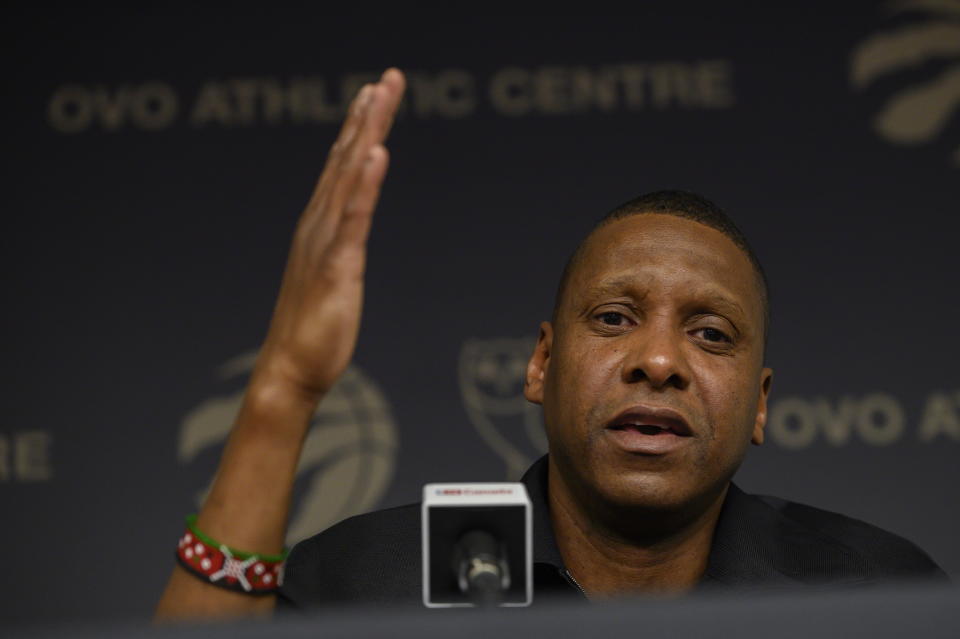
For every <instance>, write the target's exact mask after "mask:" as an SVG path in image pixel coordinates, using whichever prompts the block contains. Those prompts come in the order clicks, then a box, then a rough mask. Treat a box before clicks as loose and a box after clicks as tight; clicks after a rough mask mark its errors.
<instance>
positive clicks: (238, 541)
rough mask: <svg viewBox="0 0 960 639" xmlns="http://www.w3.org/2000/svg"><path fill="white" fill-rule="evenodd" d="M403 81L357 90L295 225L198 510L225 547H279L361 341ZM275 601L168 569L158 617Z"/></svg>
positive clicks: (248, 609)
mask: <svg viewBox="0 0 960 639" xmlns="http://www.w3.org/2000/svg"><path fill="white" fill-rule="evenodd" d="M403 90H404V78H403V74H401V73H400V72H399V71H398V70H396V69H389V70H387V71H386V72H385V73H384V74H383V77H382V78H381V79H380V81H379V82H377V83H376V84H372V85H367V86H365V87H364V88H363V89H362V90H361V91H360V93H359V94H358V96H357V98H356V99H354V101H353V104H352V105H351V107H350V111H349V114H348V115H347V118H346V121H345V122H344V124H343V128H342V129H341V131H340V135H339V137H338V138H337V141H336V143H335V144H334V145H333V148H332V149H331V151H330V155H329V157H328V159H327V164H326V166H325V167H324V170H323V173H322V175H321V176H320V180H319V181H318V183H317V186H316V188H315V190H314V192H313V195H312V196H311V198H310V201H309V203H308V204H307V207H306V209H305V210H304V212H303V214H302V216H301V218H300V221H299V222H298V224H297V230H296V233H295V234H294V238H293V244H292V246H291V249H290V256H289V258H288V261H287V267H286V270H285V272H284V276H283V283H282V285H281V287H280V293H279V296H278V298H277V304H276V307H275V309H274V314H273V319H272V320H271V323H270V329H269V331H268V333H267V337H266V340H265V341H264V344H263V347H262V348H261V350H260V355H259V357H258V359H257V363H256V366H255V367H254V370H253V374H252V375H251V378H250V384H249V386H248V387H247V391H246V395H245V397H244V402H243V406H242V408H241V409H240V413H239V415H238V416H237V421H236V423H235V424H234V427H233V430H232V431H231V433H230V437H229V439H228V440H227V445H226V448H225V450H224V453H223V458H222V459H221V461H220V466H219V468H218V470H217V475H216V478H215V479H214V482H213V486H212V488H211V490H210V495H209V496H208V497H207V500H206V502H205V503H204V505H203V508H202V510H201V511H200V514H199V517H198V519H197V527H198V528H199V529H200V530H202V531H203V532H205V533H206V534H207V535H209V536H210V537H212V538H214V539H216V540H217V541H219V542H221V543H224V544H226V545H227V546H229V547H232V548H238V549H241V550H245V551H249V552H257V553H261V554H276V553H278V552H280V550H281V549H282V547H283V540H284V535H285V529H286V524H287V516H288V511H289V507H290V495H291V493H292V490H293V482H294V477H295V474H296V468H297V462H298V460H299V458H300V451H301V448H302V446H303V440H304V437H305V435H306V433H307V430H308V427H309V425H310V418H311V416H312V415H313V412H314V409H315V408H316V405H317V403H318V402H319V401H320V400H321V399H322V398H323V396H324V395H325V394H326V392H327V391H328V390H330V388H331V387H332V386H333V384H334V383H335V382H336V380H337V379H338V378H339V377H340V375H341V374H342V373H343V371H344V370H345V369H346V367H347V365H348V363H349V362H350V358H351V357H352V356H353V351H354V348H355V346H356V341H357V333H358V331H359V327H360V315H361V308H362V305H363V273H364V267H365V265H366V243H367V236H368V234H369V231H370V222H371V219H372V217H373V211H374V208H375V207H376V203H377V199H378V197H379V195H380V187H381V185H382V183H383V179H384V176H385V175H386V171H387V160H388V156H387V151H386V149H385V148H384V146H383V142H384V140H385V139H386V136H387V133H388V132H389V130H390V126H391V124H392V122H393V118H394V115H395V114H396V110H397V105H398V104H399V102H400V99H401V97H402V94H403ZM275 599H276V598H275V596H272V595H271V596H263V597H250V596H246V595H243V594H240V593H235V592H230V591H228V590H224V589H222V588H218V587H216V586H213V585H210V584H208V583H204V582H203V581H201V580H199V579H197V578H196V577H194V576H192V575H189V574H187V572H186V571H185V570H184V569H183V568H181V567H180V566H175V567H174V569H173V574H172V575H171V576H170V580H169V582H168V583H167V587H166V590H165V591H164V593H163V596H162V597H161V599H160V603H159V605H158V606H157V612H156V617H157V619H176V618H198V617H218V616H233V615H242V614H251V613H266V612H269V611H271V610H272V609H273V607H274V605H275V603H276V602H275Z"/></svg>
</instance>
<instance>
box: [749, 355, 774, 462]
mask: <svg viewBox="0 0 960 639" xmlns="http://www.w3.org/2000/svg"><path fill="white" fill-rule="evenodd" d="M771 384H773V369H771V368H764V369H763V370H762V371H760V396H759V397H758V398H757V419H756V421H755V422H754V424H753V436H752V437H751V438H750V442H751V443H753V444H754V445H756V446H759V445H760V444H762V443H763V428H764V427H765V426H766V425H767V398H768V397H769V396H770V385H771Z"/></svg>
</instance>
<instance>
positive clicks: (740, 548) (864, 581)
mask: <svg viewBox="0 0 960 639" xmlns="http://www.w3.org/2000/svg"><path fill="white" fill-rule="evenodd" d="M521 481H522V482H523V483H524V484H525V485H526V487H527V491H528V493H529V495H530V500H531V502H532V503H533V562H534V566H533V572H534V591H535V595H534V601H535V602H536V601H538V600H542V599H544V598H548V599H549V598H555V597H557V596H562V595H568V596H569V595H572V596H574V597H583V593H582V591H581V590H580V589H579V587H578V586H577V585H576V583H575V582H574V580H573V579H572V578H571V576H570V574H569V573H568V572H567V570H566V568H565V567H564V564H563V558H562V557H561V556H560V550H559V548H558V547H557V543H556V540H555V538H554V535H553V526H552V524H551V522H550V511H549V506H548V501H547V458H546V457H545V456H544V457H542V458H540V459H539V460H538V461H537V462H536V463H535V464H534V465H533V466H531V467H530V469H529V470H528V471H527V472H526V474H525V475H524V476H523V479H522V480H521ZM421 571H422V567H421V538H420V505H419V504H411V505H408V506H400V507H398V508H390V509H387V510H380V511H377V512H372V513H368V514H365V515H358V516H356V517H351V518H350V519H346V520H344V521H342V522H340V523H339V524H336V525H335V526H332V527H331V528H328V529H327V530H325V531H323V532H321V533H320V534H318V535H315V536H313V537H311V538H309V539H306V540H304V541H302V542H300V543H299V544H297V545H296V547H294V549H293V551H292V552H291V553H290V557H289V559H288V560H287V567H286V575H285V580H284V585H283V588H282V590H281V597H280V602H281V605H286V606H293V607H296V608H311V607H317V606H325V605H343V604H361V603H362V604H378V605H400V604H412V605H421V606H422V572H421ZM904 579H915V580H916V579H944V580H945V579H946V575H945V574H944V573H943V571H942V570H940V568H939V567H938V566H937V565H936V564H935V563H934V562H933V561H932V560H931V559H930V557H929V556H927V555H926V554H925V553H924V552H923V551H922V550H920V549H919V548H918V547H917V546H915V545H914V544H912V543H911V542H909V541H907V540H906V539H903V538H902V537H898V536H896V535H894V534H892V533H889V532H886V531H884V530H881V529H879V528H877V527H875V526H871V525H870V524H866V523H864V522H861V521H857V520H855V519H851V518H849V517H844V516H843V515H838V514H836V513H831V512H827V511H825V510H820V509H818V508H812V507H810V506H804V505H802V504H797V503H793V502H789V501H785V500H782V499H777V498H772V497H758V496H754V495H748V494H747V493H745V492H743V491H742V490H740V489H739V488H737V486H736V485H733V484H731V486H730V489H729V490H728V491H727V496H726V499H725V501H724V503H723V508H722V510H721V512H720V518H719V520H718V522H717V529H716V531H715V533H714V538H713V544H712V546H711V549H710V556H709V560H708V563H707V570H706V573H705V574H704V576H703V578H702V580H701V583H700V589H702V590H709V589H718V588H719V589H729V588H736V589H745V588H746V589H763V590H770V589H783V588H797V587H810V586H859V585H868V584H875V583H882V582H888V581H891V580H904Z"/></svg>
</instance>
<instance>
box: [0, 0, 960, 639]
mask: <svg viewBox="0 0 960 639" xmlns="http://www.w3.org/2000/svg"><path fill="white" fill-rule="evenodd" d="M958 4H960V3H957V2H953V3H949V2H942V3H924V2H913V3H910V2H901V3H897V4H893V5H888V4H878V3H872V2H846V3H843V4H842V7H843V8H842V9H839V8H838V7H839V6H840V5H838V4H837V3H820V4H819V5H817V4H816V3H814V4H811V3H803V4H802V6H797V5H796V4H793V5H790V6H789V7H788V6H785V5H780V4H776V3H775V4H774V5H773V6H771V5H770V4H769V3H766V4H762V3H757V5H756V6H753V5H747V4H736V3H722V6H719V3H713V2H700V3H675V2H670V3H667V2H663V3H650V5H651V6H650V8H649V9H647V10H646V12H645V13H642V14H638V15H630V16H607V17H604V18H595V17H585V16H549V17H547V16H499V17H496V16H479V17H472V18H470V19H459V18H458V19H443V18H440V19H438V18H437V17H435V16H431V17H430V19H429V20H428V19H427V18H426V17H422V18H420V19H417V18H416V17H409V18H406V19H404V20H399V19H397V18H395V17H393V16H378V17H369V16H351V17H343V16H340V17H334V16H326V15H322V14H320V13H319V12H314V13H308V12H303V11H300V12H285V11H280V10H277V11H270V12H264V13H256V12H251V13H242V14H238V13H237V12H235V11H233V10H226V9H224V10H222V11H220V12H214V11H212V10H207V11H204V12H200V13H198V12H197V11H196V10H191V11H183V12H179V13H177V12H173V11H170V12H163V13H159V12H158V13H141V14H134V13H124V14H118V13H116V12H115V11H108V10H106V9H104V10H92V9H85V10H82V11H81V10H79V9H70V10H62V11H58V12H40V11H33V10H29V11H28V10H26V9H18V10H15V11H13V12H12V13H11V14H10V19H9V20H6V21H5V24H4V26H3V27H2V29H3V33H4V36H5V40H6V41H7V42H8V43H12V44H13V49H12V52H9V51H8V55H7V65H6V66H7V73H6V74H5V78H4V79H5V91H4V113H5V122H6V126H5V127H4V138H5V139H6V141H5V143H4V145H3V149H4V152H3V158H4V165H5V166H4V168H5V170H4V175H5V176H6V178H5V180H4V182H5V185H4V189H3V191H2V196H0V198H2V199H0V204H2V207H3V212H4V221H5V226H6V232H5V233H4V234H3V252H2V255H3V260H4V269H3V273H4V281H5V287H4V290H5V291H6V295H5V301H6V303H5V304H4V309H5V312H4V313H3V322H4V336H5V341H6V347H5V349H4V353H5V366H3V368H2V375H3V389H4V405H5V411H4V417H3V421H2V422H0V496H2V505H3V509H2V512H3V513H4V525H3V527H2V537H0V539H2V541H3V544H4V547H5V548H6V549H7V552H6V553H5V554H4V564H5V565H4V573H5V578H4V579H3V580H2V582H0V583H2V586H0V601H2V602H3V603H2V604H0V609H2V616H3V618H6V619H8V620H13V621H39V620H52V619H59V620H64V619H72V618H77V617H102V616H107V615H110V616H131V615H132V616H145V615H147V614H148V613H149V611H150V609H151V607H152V605H153V604H154V602H155V600H156V598H157V597H158V595H159V592H160V590H161V588H162V586H163V583H164V580H165V578H166V576H167V574H168V572H169V570H170V568H171V566H172V559H173V549H174V544H175V541H176V538H177V536H178V534H179V533H180V529H181V525H182V516H183V515H184V514H185V513H187V512H190V511H192V510H195V509H196V503H197V499H198V497H199V494H200V493H201V492H202V490H203V488H204V487H205V486H206V484H207V482H208V481H209V479H210V476H211V473H212V471H213V469H214V468H215V464H216V460H217V458H218V455H219V451H220V447H221V445H222V441H223V437H224V435H225V433H226V430H227V428H229V424H230V418H231V415H232V411H233V410H234V409H235V406H236V402H237V400H238V396H237V393H238V392H239V391H240V390H241V389H242V387H243V383H244V376H245V373H246V372H247V371H248V370H249V362H250V358H251V356H252V355H251V354H252V353H253V352H254V351H255V349H256V347H257V345H258V343H259V340H260V339H261V337H262V335H263V334H264V331H265V328H266V325H267V322H268V319H269V314H270V311H271V308H272V303H273V297H274V294H275V291H276V288H277V284H278V282H279V277H280V273H281V270H282V267H283V264H284V259H285V253H286V249H287V245H288V241H289V237H290V234H291V232H292V229H293V226H294V223H295V221H296V218H297V216H298V214H299V212H300V210H301V207H302V206H303V205H304V203H305V201H306V199H307V197H308V195H309V192H310V190H311V186H312V184H313V181H314V179H315V177H316V175H317V174H318V172H319V170H320V168H321V166H322V163H323V159H324V156H325V153H326V148H327V147H328V145H329V144H330V143H331V141H332V139H333V137H334V135H335V132H336V128H337V127H336V123H337V121H338V120H339V117H340V111H341V109H342V106H343V104H344V103H345V102H346V101H347V100H348V99H349V97H350V94H351V93H352V92H353V91H354V90H355V87H356V86H358V84H359V83H360V82H362V81H363V79H364V78H365V77H367V76H370V75H375V74H377V73H378V72H379V71H380V70H382V69H383V68H384V67H385V66H387V65H397V66H400V67H401V68H403V69H405V70H407V71H408V72H409V74H410V79H411V91H410V94H409V96H408V100H407V104H406V111H405V114H404V116H403V117H402V118H401V119H400V120H399V121H398V123H397V126H396V129H395V131H394V133H393V135H392V139H391V143H390V146H391V149H392V153H393V161H392V167H391V172H390V175H389V177H388V181H387V184H386V187H385V190H384V194H383V198H382V204H381V206H380V209H379V211H378V214H377V219H376V223H375V227H374V231H373V235H372V238H371V252H370V264H369V276H368V283H369V285H368V294H367V303H366V308H365V313H364V320H363V330H362V335H361V339H360V343H359V346H358V349H357V354H356V358H355V366H354V368H352V369H351V371H350V373H349V374H348V375H347V376H346V378H345V379H344V382H343V383H342V384H341V385H340V386H339V387H338V388H337V389H336V391H335V392H334V393H332V395H331V397H329V398H328V399H327V400H326V401H325V402H324V404H323V405H322V406H321V408H320V410H319V412H318V416H317V420H316V426H315V428H314V431H313V433H312V435H311V438H310V440H309V441H308V447H307V452H306V454H305V458H304V463H303V465H302V467H301V473H300V475H299V479H298V484H297V505H296V508H295V513H294V517H293V528H292V536H294V537H296V536H302V535H305V534H309V532H310V531H315V530H319V529H321V528H323V527H325V526H326V525H329V524H330V523H333V522H334V521H337V520H339V519H341V518H343V517H345V516H347V515H349V514H352V513H354V512H357V511H361V510H368V509H372V508H376V507H380V506H388V505H393V504H399V503H403V502H409V501H413V500H416V499H418V498H419V491H420V487H421V485H422V484H423V483H424V482H427V481H458V480H502V479H504V478H507V477H516V475H517V473H518V472H520V471H521V470H522V468H523V467H524V466H525V465H526V464H527V463H528V462H529V460H531V459H533V458H534V457H535V456H536V455H537V454H538V451H539V450H541V449H542V446H543V441H542V439H543V435H542V432H541V431H540V430H539V419H540V418H539V414H538V413H537V411H536V410H535V409H534V408H532V407H529V406H527V405H526V404H525V403H524V402H523V401H522V399H520V398H519V389H520V383H519V380H520V373H521V371H522V367H523V363H524V361H525V358H526V355H527V353H528V351H529V348H530V346H531V345H532V340H533V339H534V338H535V336H536V331H537V325H538V322H539V321H540V320H542V319H545V318H546V317H547V316H548V314H549V311H550V306H551V302H552V296H553V291H554V286H555V282H556V279H557V277H558V275H559V272H560V269H561V267H562V264H563V261H564V259H565V258H566V256H567V255H568V253H569V252H570V251H571V250H572V248H573V246H574V245H575V243H576V242H577V240H578V239H579V237H580V236H581V235H582V234H583V232H584V231H585V230H586V229H587V228H589V226H590V225H591V223H592V222H593V221H594V220H596V219H597V218H598V217H599V216H600V215H601V214H602V213H604V212H605V211H606V210H608V209H609V208H611V207H613V206H614V205H616V204H619V203H620V202H622V201H624V200H627V199H629V198H631V197H634V196H636V195H638V194H640V193H642V192H645V191H649V190H653V189H659V188H686V189H692V190H695V191H698V192H701V193H703V194H705V195H706V196H708V197H710V198H711V199H714V200H716V201H717V202H718V203H720V204H721V205H722V206H724V207H725V208H726V209H728V210H729V211H730V212H731V214H732V215H733V216H734V217H735V219H736V220H737V221H738V222H739V223H740V225H741V226H742V228H743V229H744V231H745V232H746V233H747V235H748V237H750V238H751V239H752V242H753V243H754V244H755V247H756V249H757V252H758V253H759V256H760V258H761V260H762V261H763V262H764V264H765V266H766V269H767V271H768V274H769V277H770V280H771V283H772V288H773V303H774V319H773V332H772V338H771V343H770V349H769V360H770V363H771V365H772V366H773V367H774V369H775V371H776V375H775V382H774V390H773V408H772V412H771V421H770V424H769V427H768V442H767V444H766V445H764V446H763V447H762V448H760V449H755V450H753V451H751V454H750V456H749V457H748V460H747V462H746V464H745V466H744V467H743V469H742V470H741V472H740V474H739V475H738V479H737V481H738V482H739V483H740V484H741V485H742V486H743V487H744V488H745V489H747V490H749V491H754V492H761V493H773V494H777V495H781V496H784V497H787V498H790V499H795V500H798V501H803V502H808V503H813V504H815V505H817V506H820V507H823V508H828V509H832V510H838V511H841V512H844V513H846V514H849V515H851V516H854V517H857V518H861V519H865V520H867V521H870V522H873V523H875V524H878V525H880V526H883V527H885V528H888V529H890V530H892V531H894V532H897V533H899V534H902V535H904V536H906V537H908V538H910V539H912V540H914V541H916V542H917V543H918V544H920V545H921V546H922V547H923V548H925V549H926V550H927V551H928V552H930V553H931V555H932V556H933V557H934V559H936V560H937V561H938V562H939V563H940V564H941V565H942V566H943V567H944V568H945V569H946V570H948V571H949V572H951V573H953V574H954V575H956V574H958V573H960V550H958V547H957V545H956V543H955V541H956V539H957V538H958V537H960V514H958V508H957V502H958V488H957V487H958V478H960V472H958V463H957V462H958V451H960V446H958V444H960V375H958V373H957V370H956V367H955V362H956V359H957V355H958V354H960V349H958V346H957V328H956V318H957V315H958V311H960V303H958V299H957V270H958V265H960V260H958V258H957V250H956V249H957V231H958V228H960V224H958V222H957V219H956V216H957V211H958V206H957V201H958V197H957V196H958V185H960V117H958V115H957V109H958V105H960V87H958V85H960V75H958V74H960V71H958V69H960V67H958V65H960V57H958V47H957V46H956V42H960V17H958V16H960V9H958V8H957V7H958ZM370 13H372V12H370ZM955 37H956V40H954V38H955Z"/></svg>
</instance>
